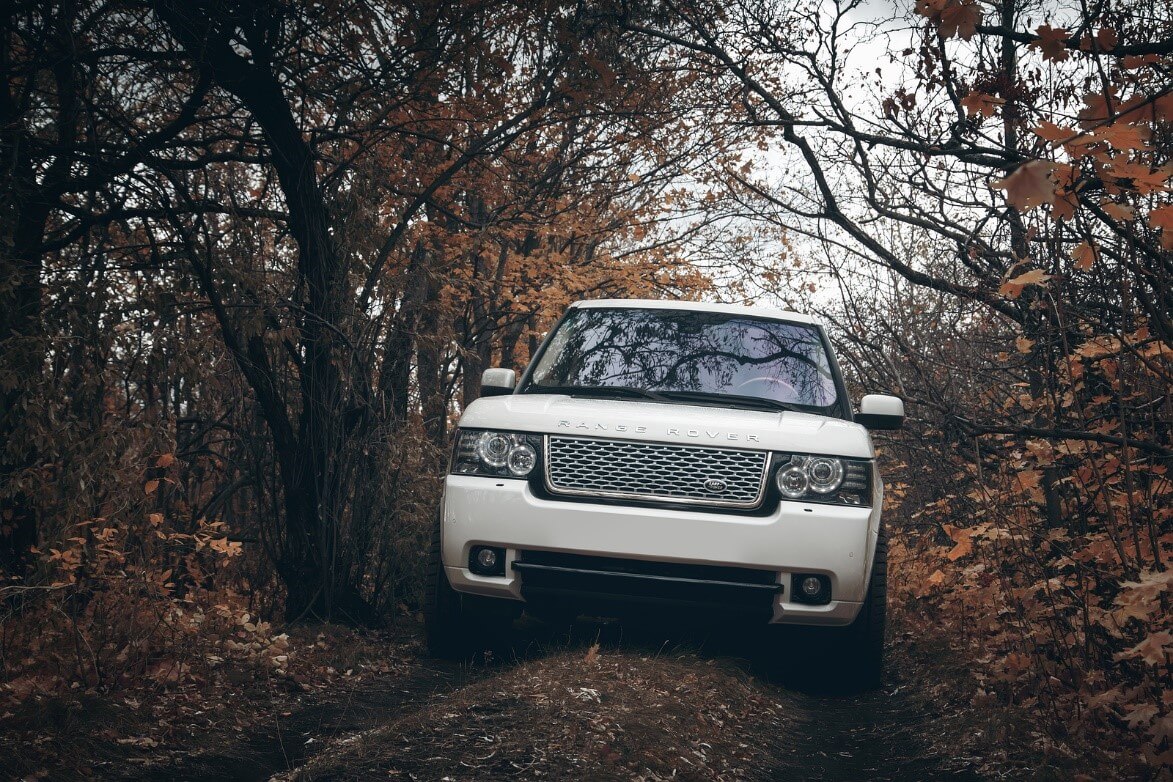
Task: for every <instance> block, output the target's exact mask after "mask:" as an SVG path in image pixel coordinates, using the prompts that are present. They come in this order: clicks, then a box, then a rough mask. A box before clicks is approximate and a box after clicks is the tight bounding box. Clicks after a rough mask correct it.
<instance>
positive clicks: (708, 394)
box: [658, 391, 809, 413]
mask: <svg viewBox="0 0 1173 782" xmlns="http://www.w3.org/2000/svg"><path fill="white" fill-rule="evenodd" d="M658 393H659V394H660V396H662V397H663V398H665V399H679V400H681V401H696V402H713V403H714V404H724V405H728V406H730V407H758V408H762V409H765V410H784V411H787V412H791V413H804V412H809V411H807V410H805V409H803V407H802V405H792V404H788V403H787V402H779V401H778V400H776V399H766V398H765V397H761V396H746V395H744V394H722V393H720V392H717V391H660V392H658Z"/></svg>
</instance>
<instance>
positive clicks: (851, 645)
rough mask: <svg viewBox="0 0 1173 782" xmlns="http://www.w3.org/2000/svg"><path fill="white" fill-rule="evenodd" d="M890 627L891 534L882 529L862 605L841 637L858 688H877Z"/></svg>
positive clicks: (852, 681)
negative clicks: (889, 538)
mask: <svg viewBox="0 0 1173 782" xmlns="http://www.w3.org/2000/svg"><path fill="white" fill-rule="evenodd" d="M887 626H888V535H887V533H886V532H884V530H882V529H881V530H880V537H879V539H878V540H877V541H876V558H875V562H874V563H873V564H872V578H871V581H870V582H869V583H868V591H867V595H866V596H865V597H864V602H863V607H862V608H860V611H859V615H858V616H856V617H855V621H854V622H852V623H851V624H850V625H848V627H847V630H846V632H845V633H844V635H845V636H846V637H845V638H843V639H842V643H843V645H842V646H841V647H840V648H841V650H842V651H841V659H842V661H843V665H844V667H845V669H846V670H847V672H848V675H849V677H850V680H849V683H850V684H851V685H853V686H854V687H855V688H856V689H860V690H874V689H876V688H878V687H879V686H880V683H881V680H882V679H883V675H884V633H885V630H886V629H887Z"/></svg>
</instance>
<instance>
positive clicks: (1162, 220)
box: [1149, 204, 1173, 231]
mask: <svg viewBox="0 0 1173 782" xmlns="http://www.w3.org/2000/svg"><path fill="white" fill-rule="evenodd" d="M1149 223H1150V224H1152V226H1153V227H1154V228H1160V229H1161V230H1162V231H1164V230H1166V229H1173V204H1165V205H1164V206H1158V207H1157V208H1156V209H1154V210H1152V211H1151V212H1149Z"/></svg>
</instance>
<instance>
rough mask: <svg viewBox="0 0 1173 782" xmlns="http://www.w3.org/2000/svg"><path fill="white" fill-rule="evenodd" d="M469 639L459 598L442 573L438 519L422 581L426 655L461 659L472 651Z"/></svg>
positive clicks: (469, 634)
mask: <svg viewBox="0 0 1173 782" xmlns="http://www.w3.org/2000/svg"><path fill="white" fill-rule="evenodd" d="M470 636H471V633H470V632H469V628H468V626H467V622H466V621H465V617H464V611H463V606H462V605H461V598H460V594H459V593H458V592H457V591H456V590H455V589H453V588H452V585H451V584H449V583H448V574H447V573H445V572H444V561H443V559H442V557H441V555H440V521H439V519H437V520H436V525H435V527H434V528H433V529H432V542H431V545H430V546H429V548H428V566H427V573H426V576H425V581H424V638H425V641H426V644H427V647H428V653H429V654H431V655H432V656H433V657H440V658H443V659H449V660H450V659H458V658H461V657H464V656H466V655H467V654H469V653H470V652H471V651H472V644H471V638H470Z"/></svg>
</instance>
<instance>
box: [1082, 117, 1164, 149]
mask: <svg viewBox="0 0 1173 782" xmlns="http://www.w3.org/2000/svg"><path fill="white" fill-rule="evenodd" d="M1095 135H1096V138H1098V139H1103V140H1104V141H1107V142H1108V143H1109V144H1111V145H1112V146H1114V147H1116V149H1144V148H1145V147H1147V146H1148V139H1149V136H1150V135H1152V134H1151V132H1150V131H1149V129H1148V128H1142V127H1140V126H1139V125H1126V124H1123V123H1119V124H1116V125H1106V126H1104V127H1102V128H1099V129H1098V130H1096V134H1095Z"/></svg>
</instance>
